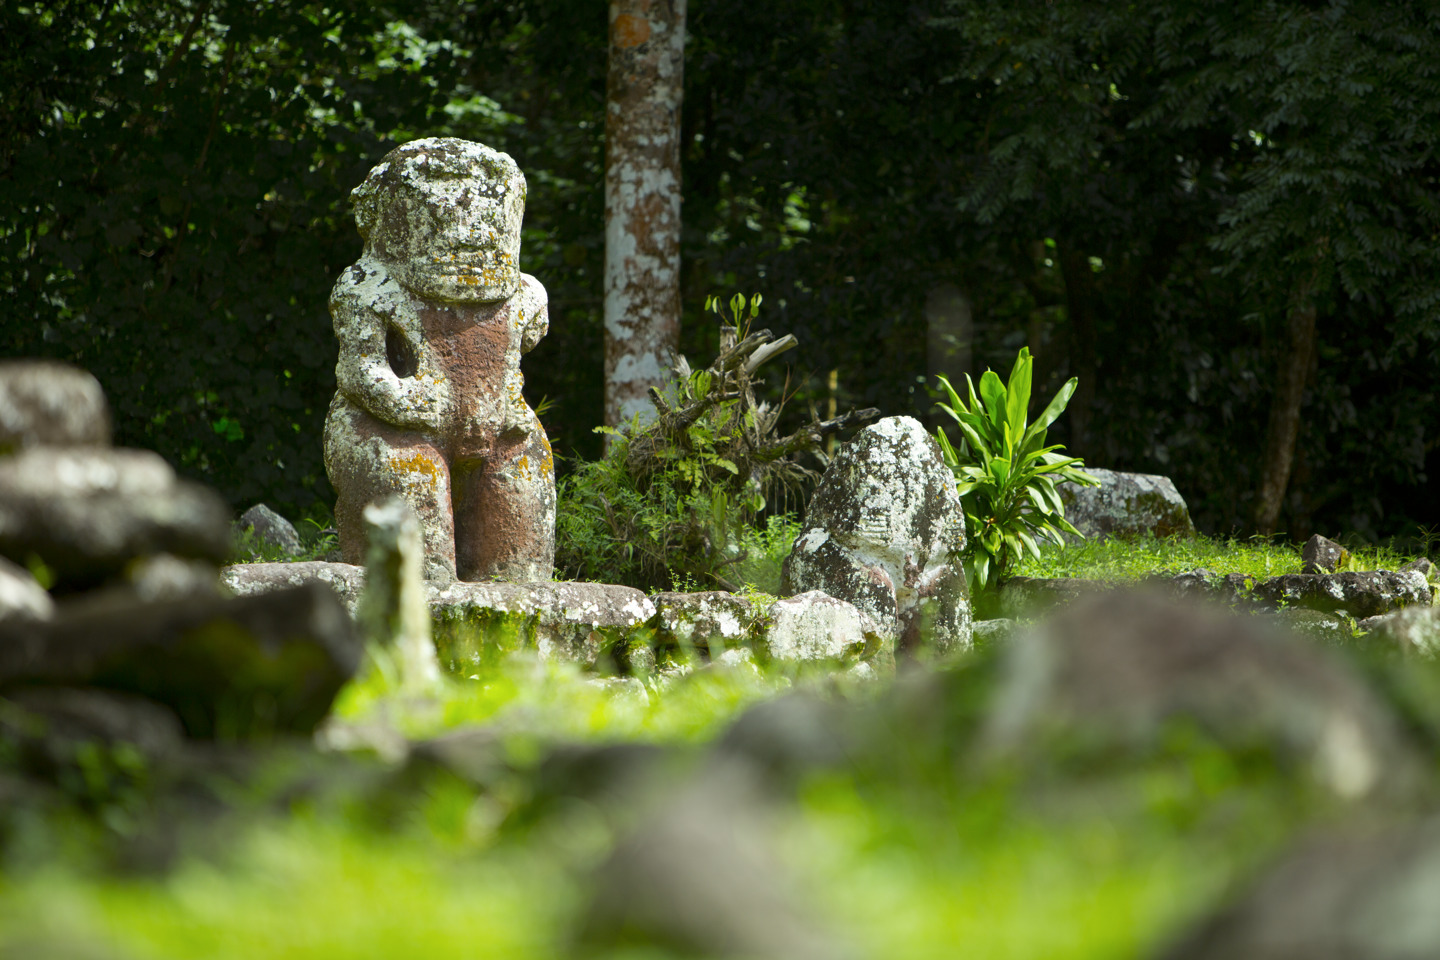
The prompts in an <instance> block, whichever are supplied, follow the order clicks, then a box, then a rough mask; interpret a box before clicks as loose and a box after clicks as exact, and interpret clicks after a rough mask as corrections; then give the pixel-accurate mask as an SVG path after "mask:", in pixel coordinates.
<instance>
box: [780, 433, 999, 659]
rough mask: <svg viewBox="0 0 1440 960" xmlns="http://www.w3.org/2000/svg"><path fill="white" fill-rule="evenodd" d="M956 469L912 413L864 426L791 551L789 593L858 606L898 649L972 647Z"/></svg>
mask: <svg viewBox="0 0 1440 960" xmlns="http://www.w3.org/2000/svg"><path fill="white" fill-rule="evenodd" d="M964 547H965V516H964V513H963V511H962V509H961V506H960V498H959V496H958V495H957V494H956V492H955V477H954V476H953V475H952V474H951V472H950V468H948V467H947V466H945V461H944V460H943V459H942V457H941V455H940V447H939V445H938V444H936V442H935V439H934V438H933V437H931V436H930V435H929V434H928V433H926V432H925V428H924V427H922V426H921V425H920V422H919V421H918V420H915V419H913V418H911V417H887V418H886V419H884V420H881V421H880V422H879V423H876V424H872V425H871V426H868V427H866V428H865V429H864V430H861V431H860V432H859V433H858V434H856V436H855V439H853V440H851V441H850V442H849V443H847V444H846V445H845V446H844V447H842V448H841V450H840V452H839V453H838V454H836V456H835V459H833V460H832V461H831V462H830V465H829V466H828V467H827V468H826V469H825V474H824V476H822V477H821V478H820V484H819V486H818V487H817V488H816V490H815V494H814V496H812V497H811V498H810V505H809V507H807V508H806V511H805V522H804V527H803V529H802V531H801V533H800V536H799V537H798V538H796V540H795V545H794V546H793V547H792V548H791V550H790V555H789V556H788V557H787V558H786V559H785V566H784V571H783V575H782V586H781V592H782V593H786V594H796V593H802V592H805V591H813V590H820V591H824V592H825V593H827V594H829V595H830V596H832V597H835V598H838V599H840V600H844V601H846V602H848V603H852V604H854V605H855V606H856V607H857V608H858V609H859V610H860V611H862V612H863V613H865V614H866V615H868V616H869V617H871V618H872V619H873V620H874V621H875V622H876V623H877V624H878V625H879V626H880V628H881V629H882V630H884V631H886V632H888V633H891V634H893V635H894V636H895V637H896V638H897V645H898V649H900V650H903V651H911V652H920V650H921V647H922V646H926V647H929V648H931V649H933V651H934V652H936V653H942V654H943V653H947V652H949V651H951V650H962V649H964V648H966V647H968V646H969V645H970V620H971V611H970V589H969V586H968V585H967V584H966V582H965V574H964V571H963V570H962V569H961V568H960V567H959V566H958V565H956V564H953V563H952V562H951V561H952V559H953V558H954V557H955V556H957V555H959V553H960V552H961V551H962V550H963V549H964Z"/></svg>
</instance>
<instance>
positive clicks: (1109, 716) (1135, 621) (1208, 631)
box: [985, 590, 1420, 799]
mask: <svg viewBox="0 0 1440 960" xmlns="http://www.w3.org/2000/svg"><path fill="white" fill-rule="evenodd" d="M1004 656H1005V659H1004V661H1003V667H1004V675H1003V678H1002V680H1001V683H1000V684H999V686H998V687H997V689H996V692H995V696H994V699H993V704H994V706H993V707H992V708H991V709H990V717H989V719H988V721H987V724H986V733H985V739H986V742H987V743H988V745H989V747H990V748H991V749H993V750H997V751H999V752H1002V753H1011V752H1016V751H1029V750H1035V749H1037V748H1041V747H1043V746H1044V745H1053V744H1068V745H1070V746H1071V747H1074V746H1075V745H1077V744H1086V745H1089V746H1091V747H1093V748H1094V749H1095V750H1097V751H1099V752H1101V753H1102V754H1107V755H1109V754H1113V752H1114V751H1115V750H1116V748H1130V749H1134V750H1136V751H1137V752H1139V753H1140V754H1142V755H1143V753H1144V752H1145V751H1148V750H1151V749H1154V748H1155V747H1156V746H1157V745H1158V744H1160V743H1161V741H1162V738H1163V736H1164V733H1165V731H1166V729H1167V728H1168V726H1169V724H1170V723H1171V721H1174V720H1177V719H1183V720H1185V721H1186V722H1189V723H1194V724H1196V725H1197V726H1198V727H1199V728H1200V729H1202V730H1204V731H1205V732H1206V733H1208V734H1209V735H1210V736H1212V737H1214V738H1215V739H1216V740H1217V741H1219V742H1220V743H1222V744H1226V745H1230V746H1234V747H1237V748H1242V749H1247V748H1253V747H1254V746H1256V745H1257V744H1259V743H1263V744H1266V745H1268V746H1269V747H1270V748H1271V749H1272V750H1273V751H1274V753H1275V756H1276V757H1277V759H1279V760H1281V761H1288V762H1289V763H1290V764H1292V765H1294V766H1296V767H1298V768H1299V769H1301V770H1308V771H1309V772H1310V774H1311V775H1312V776H1313V777H1314V778H1315V779H1316V780H1317V781H1318V782H1319V783H1320V784H1321V785H1322V786H1323V787H1325V788H1327V789H1328V790H1330V791H1331V792H1332V793H1334V794H1336V795H1337V796H1339V797H1342V798H1346V799H1358V798H1361V797H1366V796H1373V795H1376V794H1379V793H1381V792H1382V791H1386V792H1388V791H1395V792H1396V793H1401V792H1404V791H1407V790H1409V789H1411V788H1412V787H1414V785H1415V782H1416V778H1417V776H1418V771H1419V769H1420V768H1419V766H1418V763H1419V761H1418V760H1417V755H1416V753H1415V751H1414V748H1413V746H1412V745H1411V743H1410V742H1409V740H1408V739H1406V736H1405V735H1404V733H1403V732H1402V729H1401V725H1400V723H1399V721H1398V720H1397V718H1396V717H1395V716H1394V715H1393V714H1392V712H1391V711H1390V710H1389V708H1388V707H1387V706H1386V705H1385V704H1384V703H1383V701H1381V700H1380V698H1379V697H1377V696H1376V695H1375V694H1374V693H1373V692H1372V691H1371V690H1370V689H1369V687H1367V686H1366V685H1365V683H1364V682H1362V680H1361V679H1360V678H1359V677H1358V676H1357V675H1355V674H1354V673H1353V672H1352V671H1351V670H1350V669H1349V668H1348V666H1346V664H1345V663H1343V662H1342V661H1340V660H1337V659H1335V658H1334V656H1333V655H1332V654H1331V653H1329V652H1328V651H1327V650H1325V649H1324V648H1322V647H1319V646H1316V645H1314V644H1308V643H1305V642H1303V641H1301V640H1300V639H1298V638H1296V637H1294V636H1291V635H1288V634H1286V633H1285V632H1283V631H1278V630H1267V629H1265V628H1264V626H1263V624H1261V623H1260V622H1258V621H1257V619H1256V618H1254V617H1249V616H1245V615H1238V614H1233V613H1229V612H1227V611H1224V610H1222V609H1218V608H1216V609H1205V608H1201V607H1199V606H1197V605H1193V604H1180V603H1177V602H1176V601H1173V600H1167V599H1164V598H1162V597H1158V596H1153V595H1148V594H1141V593H1134V592H1130V591H1118V590H1117V591H1113V592H1111V593H1107V594H1104V595H1101V596H1098V597H1094V598H1091V599H1089V600H1087V601H1085V602H1083V603H1077V604H1075V605H1073V606H1071V607H1069V608H1067V609H1066V610H1065V611H1063V612H1062V613H1060V614H1058V615H1057V616H1055V617H1054V618H1052V619H1051V620H1050V621H1048V622H1046V623H1044V624H1042V625H1040V626H1039V627H1037V628H1036V629H1034V630H1031V631H1027V632H1025V633H1023V634H1021V635H1019V636H1017V637H1016V638H1015V639H1014V640H1013V641H1012V642H1011V644H1010V645H1009V647H1007V648H1006V650H1005V655H1004Z"/></svg>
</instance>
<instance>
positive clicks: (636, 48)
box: [605, 0, 685, 427]
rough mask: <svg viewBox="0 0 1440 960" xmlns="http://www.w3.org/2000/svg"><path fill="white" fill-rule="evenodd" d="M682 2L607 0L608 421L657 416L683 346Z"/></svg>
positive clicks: (683, 54) (683, 44)
mask: <svg viewBox="0 0 1440 960" xmlns="http://www.w3.org/2000/svg"><path fill="white" fill-rule="evenodd" d="M684 64H685V0H611V2H610V71H609V81H608V88H607V91H606V101H607V102H606V111H605V423H606V424H607V425H609V426H612V427H613V426H615V425H617V424H619V423H621V422H623V421H625V420H628V419H629V418H630V417H632V416H634V415H635V414H637V413H639V414H641V416H642V418H644V419H649V418H651V417H653V416H654V415H655V408H654V406H653V405H652V404H651V402H650V398H649V395H648V391H649V389H650V388H651V387H652V386H662V385H663V384H664V383H665V381H666V378H667V374H668V372H669V369H670V364H671V361H672V358H673V356H674V354H675V352H676V350H677V349H678V348H679V344H680V98H681V94H682V92H683V83H682V81H683V70H684Z"/></svg>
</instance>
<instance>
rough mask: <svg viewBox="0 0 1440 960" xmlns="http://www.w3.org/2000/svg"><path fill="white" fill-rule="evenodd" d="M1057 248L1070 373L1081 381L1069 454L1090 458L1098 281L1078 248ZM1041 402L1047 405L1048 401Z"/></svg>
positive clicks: (1069, 414)
mask: <svg viewBox="0 0 1440 960" xmlns="http://www.w3.org/2000/svg"><path fill="white" fill-rule="evenodd" d="M1058 248H1059V249H1057V250H1056V255H1057V256H1058V257H1059V260H1060V275H1061V277H1063V278H1064V280H1065V314H1066V318H1067V319H1068V320H1069V321H1070V362H1071V364H1072V367H1071V369H1073V370H1074V371H1075V377H1076V379H1077V380H1079V383H1077V384H1076V385H1075V395H1074V396H1073V397H1071V398H1070V405H1069V406H1068V407H1067V408H1066V410H1065V414H1066V418H1067V419H1068V420H1069V421H1070V443H1069V444H1068V448H1069V449H1068V450H1067V451H1066V452H1067V453H1069V454H1070V455H1071V456H1075V457H1083V456H1091V455H1093V453H1094V451H1093V450H1091V444H1092V440H1093V437H1092V436H1091V434H1092V432H1093V431H1092V430H1091V429H1090V415H1091V411H1092V410H1093V409H1094V405H1095V376H1096V372H1097V368H1098V367H1099V364H1098V363H1097V362H1096V359H1095V277H1094V271H1093V270H1091V268H1090V259H1089V258H1088V257H1086V256H1085V254H1084V253H1083V252H1082V250H1081V248H1080V247H1079V246H1077V245H1074V244H1072V243H1069V242H1068V241H1065V240H1063V239H1062V240H1061V241H1060V243H1059V244H1058ZM1040 402H1041V403H1046V402H1048V398H1045V399H1040Z"/></svg>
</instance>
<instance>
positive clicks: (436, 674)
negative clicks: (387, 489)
mask: <svg viewBox="0 0 1440 960" xmlns="http://www.w3.org/2000/svg"><path fill="white" fill-rule="evenodd" d="M365 526H366V529H367V531H368V533H369V541H370V547H369V551H368V553H367V555H366V558H365V593H364V596H363V597H362V598H361V601H360V609H359V619H360V623H361V624H362V626H363V629H364V633H365V639H366V640H368V641H370V642H371V643H373V644H375V645H377V646H380V647H390V648H393V649H394V650H395V653H396V659H397V660H398V662H399V665H400V675H401V679H402V681H403V682H404V683H405V684H407V685H425V684H433V683H435V682H436V681H437V680H439V679H440V663H439V661H438V660H437V659H436V657H435V644H434V642H433V641H432V640H431V639H430V605H429V603H427V602H426V599H425V583H424V580H423V578H422V577H421V575H420V572H421V566H422V564H423V561H424V547H423V545H422V543H421V539H420V522H419V520H418V519H416V517H415V511H413V510H411V509H410V504H408V503H406V502H405V500H403V499H402V498H400V497H391V498H390V499H388V500H384V501H382V502H380V503H372V504H371V505H370V506H368V507H366V508H365Z"/></svg>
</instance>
